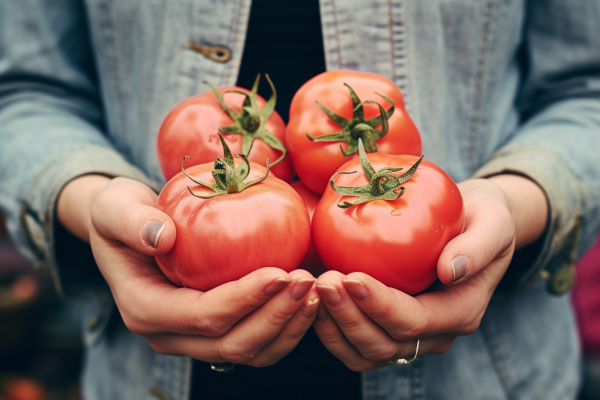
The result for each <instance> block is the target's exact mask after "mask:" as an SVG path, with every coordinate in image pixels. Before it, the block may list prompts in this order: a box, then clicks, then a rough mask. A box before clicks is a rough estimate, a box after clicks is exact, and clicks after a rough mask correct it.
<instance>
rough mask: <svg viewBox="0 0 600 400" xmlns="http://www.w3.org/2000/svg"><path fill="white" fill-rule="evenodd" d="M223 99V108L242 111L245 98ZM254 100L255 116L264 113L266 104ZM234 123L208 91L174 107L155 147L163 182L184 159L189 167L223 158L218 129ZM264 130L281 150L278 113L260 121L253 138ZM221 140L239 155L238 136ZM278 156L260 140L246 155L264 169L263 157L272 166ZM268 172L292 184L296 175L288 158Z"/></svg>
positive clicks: (282, 132)
mask: <svg viewBox="0 0 600 400" xmlns="http://www.w3.org/2000/svg"><path fill="white" fill-rule="evenodd" d="M217 90H218V91H219V93H221V94H223V93H225V92H226V91H229V90H237V91H241V92H244V93H251V91H249V90H247V89H244V88H240V87H221V88H218V89H217ZM223 98H224V101H225V104H226V105H227V106H228V107H229V108H230V109H232V110H233V111H234V112H236V113H240V112H241V111H242V105H243V103H244V100H246V96H244V95H242V94H239V93H227V94H225V95H224V96H223ZM256 100H257V103H256V105H257V107H256V108H257V110H258V112H260V111H263V110H265V104H267V102H266V101H265V100H264V99H263V98H262V97H260V96H258V95H256ZM261 118H262V117H261ZM233 122H234V121H233V119H232V118H231V117H230V116H229V114H228V113H227V112H225V111H224V110H223V107H222V106H221V104H220V103H219V100H218V99H217V96H215V94H214V93H213V92H212V91H210V90H209V91H208V92H204V93H202V94H199V95H196V96H193V97H190V98H187V99H185V100H183V101H182V102H181V103H179V104H178V105H176V106H175V108H173V110H171V112H169V114H168V115H167V116H166V117H165V120H164V121H163V123H162V126H161V127H160V130H159V132H158V138H157V143H156V153H157V156H158V163H159V165H160V168H161V170H162V172H163V175H164V176H165V179H166V180H169V179H171V178H172V177H173V176H175V175H176V174H177V173H179V172H181V159H182V158H183V156H190V157H191V160H190V162H189V165H188V166H190V167H191V166H193V165H198V164H204V163H207V162H212V161H214V158H215V155H219V156H221V157H223V148H222V147H221V142H220V141H219V136H218V132H219V128H226V127H229V126H231V125H232V124H233ZM264 130H266V131H268V132H270V133H271V134H273V135H274V137H275V138H274V139H273V138H271V139H270V140H272V141H276V142H279V143H280V144H281V146H283V145H284V142H285V123H284V122H283V119H281V117H280V116H279V114H277V111H273V112H272V113H271V114H270V116H269V117H268V118H267V119H266V120H264V118H262V120H261V124H260V127H259V128H257V131H256V132H255V135H258V134H259V131H261V132H263V131H264ZM224 137H225V140H226V141H227V144H228V145H229V147H230V149H231V152H232V153H233V154H237V153H240V152H242V141H243V140H242V135H241V134H234V133H229V134H226V135H224ZM281 155H282V152H281V151H279V150H275V149H274V148H273V147H271V146H270V145H268V144H266V143H265V142H264V141H263V140H262V139H261V138H260V136H259V137H257V140H256V141H255V142H254V146H253V147H252V153H251V154H250V155H248V158H249V159H250V161H254V162H256V163H258V164H261V165H265V157H268V158H269V161H270V163H271V164H273V163H275V162H276V161H277V160H278V159H279V158H280V157H281ZM271 169H272V172H273V173H274V174H275V175H276V176H277V177H278V178H280V179H283V180H284V181H286V182H291V181H292V179H293V178H294V176H295V175H296V174H295V172H294V168H293V166H292V162H291V160H290V158H289V157H286V158H285V159H284V160H283V161H282V162H280V163H279V164H277V165H273V166H272V167H271Z"/></svg>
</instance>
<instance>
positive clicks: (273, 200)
mask: <svg viewBox="0 0 600 400" xmlns="http://www.w3.org/2000/svg"><path fill="white" fill-rule="evenodd" d="M221 142H222V143H223V145H225V141H224V140H223V139H222V138H221ZM234 165H235V167H237V169H235V170H234V168H235V167H234ZM213 167H214V169H213ZM248 168H249V169H250V170H249V172H248V170H247V169H248ZM232 171H233V172H232ZM186 174H187V176H186ZM232 174H235V176H233V175H232ZM188 176H189V177H190V178H191V179H190V178H188ZM192 179H193V180H194V181H192ZM261 179H262V180H261ZM198 182H204V183H203V184H202V185H200V184H197V183H198ZM195 183H196V184H195ZM205 186H211V187H212V188H208V187H205ZM234 186H235V188H234ZM234 189H235V190H237V191H238V192H237V193H233V192H234V191H235V190H234ZM196 196H203V197H208V198H199V197H196ZM209 196H213V197H209ZM157 207H158V208H159V209H160V210H162V211H164V212H165V213H166V214H167V215H169V216H170V217H171V218H172V219H173V222H174V223H175V227H176V230H177V237H176V239H175V245H174V246H173V248H172V249H171V250H170V251H169V252H168V253H167V254H164V255H160V256H156V257H155V258H156V261H157V263H158V265H159V267H160V269H161V270H162V272H163V273H164V274H165V275H166V276H167V278H169V279H170V280H171V281H172V282H173V283H174V284H176V285H179V286H185V287H191V288H194V289H198V290H202V291H206V290H210V289H212V288H214V287H216V286H219V285H221V284H223V283H226V282H229V281H232V280H237V279H240V278H242V277H243V276H245V275H247V274H248V273H250V272H252V271H255V270H257V269H259V268H263V267H278V268H281V269H283V270H285V271H288V272H289V271H292V270H294V269H296V268H298V266H299V265H300V263H301V262H302V260H303V258H304V256H305V254H306V252H307V251H308V247H309V244H310V218H309V216H308V211H307V210H306V207H305V206H304V203H303V202H302V199H301V198H300V196H299V195H298V194H297V193H296V192H295V191H294V189H292V187H291V186H290V185H288V184H287V183H285V182H284V181H282V180H281V179H278V178H276V177H275V176H273V175H269V174H268V164H267V168H265V167H263V166H262V165H258V164H256V163H253V162H248V161H247V159H246V157H245V156H243V155H242V157H241V158H237V159H235V160H234V159H233V157H232V156H231V153H230V152H229V149H227V148H226V149H225V152H224V159H221V158H220V157H219V158H217V161H215V163H214V165H213V164H212V163H207V164H201V165H196V166H192V167H190V168H187V169H186V170H185V174H184V173H183V172H180V173H179V174H177V175H175V177H173V178H172V179H171V180H170V181H169V182H168V183H167V184H166V186H165V187H164V188H163V190H162V191H161V193H160V195H159V197H158V204H157Z"/></svg>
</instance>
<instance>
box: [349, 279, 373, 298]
mask: <svg viewBox="0 0 600 400" xmlns="http://www.w3.org/2000/svg"><path fill="white" fill-rule="evenodd" d="M344 286H346V289H347V290H348V291H349V292H350V294H351V295H352V297H354V298H355V299H356V300H360V301H363V300H366V299H368V298H369V291H368V290H367V288H366V287H365V285H364V284H363V283H362V282H361V281H355V280H353V279H344Z"/></svg>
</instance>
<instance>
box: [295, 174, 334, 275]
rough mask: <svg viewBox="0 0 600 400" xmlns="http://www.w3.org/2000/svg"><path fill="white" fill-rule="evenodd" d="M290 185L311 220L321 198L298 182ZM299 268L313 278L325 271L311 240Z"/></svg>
mask: <svg viewBox="0 0 600 400" xmlns="http://www.w3.org/2000/svg"><path fill="white" fill-rule="evenodd" d="M290 185H291V186H292V187H293V188H294V190H295V191H296V192H297V193H298V194H299V195H300V197H301V198H302V201H304V204H305V205H306V208H307V210H308V215H309V216H310V218H311V220H312V216H313V214H314V212H315V208H316V207H317V203H319V200H320V199H321V197H320V196H318V195H317V194H315V193H314V192H312V191H310V190H308V188H307V187H306V186H304V185H303V184H302V182H300V181H294V182H292V183H291V184H290ZM300 268H301V269H305V270H307V271H308V272H310V273H311V274H313V275H314V276H315V277H316V276H319V275H321V274H322V273H323V272H325V271H326V269H325V266H324V265H323V262H322V261H321V259H320V258H319V255H318V254H317V251H316V250H315V246H314V244H313V242H312V240H311V241H310V247H309V249H308V252H307V253H306V256H305V257H304V260H303V261H302V264H300Z"/></svg>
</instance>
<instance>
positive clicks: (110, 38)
mask: <svg viewBox="0 0 600 400" xmlns="http://www.w3.org/2000/svg"><path fill="white" fill-rule="evenodd" d="M113 11H114V10H113V9H112V8H111V3H110V2H106V8H105V12H106V25H104V26H103V28H104V29H103V30H104V32H103V33H102V37H103V39H104V40H106V41H107V42H110V44H111V46H110V48H111V50H112V53H113V54H112V57H110V60H111V61H112V62H110V61H109V63H110V64H111V66H110V67H111V69H112V70H113V71H114V72H115V75H116V85H115V86H116V87H115V91H116V93H117V97H118V102H119V104H120V108H119V109H120V112H119V114H120V117H121V118H120V120H121V121H120V122H121V127H120V128H121V129H120V130H121V132H119V134H120V135H123V136H125V137H126V136H127V133H126V128H125V126H126V125H127V124H126V118H127V115H128V113H127V108H126V107H125V94H124V93H123V89H122V87H123V85H124V80H123V76H122V74H121V69H120V68H119V64H121V63H120V61H119V50H118V49H117V41H116V40H115V34H116V27H115V26H116V25H115V21H114V19H113ZM106 129H107V130H110V125H109V124H107V127H106ZM111 133H113V134H114V133H116V132H111ZM124 139H125V138H124ZM126 142H127V140H123V143H126ZM127 147H129V146H127ZM122 151H127V153H128V155H130V149H127V150H126V149H122Z"/></svg>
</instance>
